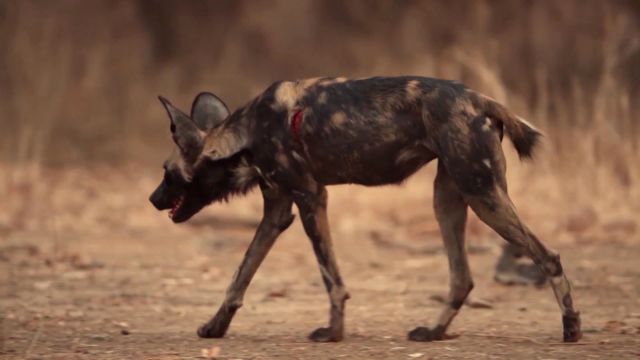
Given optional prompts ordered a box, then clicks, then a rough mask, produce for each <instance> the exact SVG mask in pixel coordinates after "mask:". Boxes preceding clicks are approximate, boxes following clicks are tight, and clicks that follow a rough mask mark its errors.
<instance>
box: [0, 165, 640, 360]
mask: <svg viewBox="0 0 640 360" xmlns="http://www.w3.org/2000/svg"><path fill="white" fill-rule="evenodd" d="M430 168H432V166H430ZM127 171H129V172H128V173H129V174H131V175H128V176H129V177H127V175H121V176H120V175H119V176H120V177H119V178H115V179H114V178H113V177H107V176H106V175H105V173H100V172H98V173H97V174H94V175H92V177H91V178H90V180H91V181H88V180H89V179H85V176H88V175H85V174H84V173H82V172H79V173H73V172H71V173H65V174H47V176H48V177H47V178H48V179H57V181H56V182H55V184H56V187H55V188H54V190H51V191H50V192H46V194H47V195H46V199H47V201H48V203H47V204H48V206H49V207H48V209H40V208H39V207H36V204H39V203H40V202H39V201H38V200H42V198H40V196H44V195H43V194H44V193H45V191H44V190H42V189H40V190H39V189H38V188H37V186H36V187H35V188H33V189H30V190H28V191H27V190H21V191H23V192H27V193H28V194H24V193H22V195H20V196H22V197H21V198H17V196H18V195H11V196H14V197H10V196H9V195H7V196H8V198H7V197H5V199H8V200H9V201H11V202H10V204H13V206H10V207H9V210H11V211H13V212H11V214H14V215H15V214H19V215H20V216H22V217H24V219H22V221H21V222H19V223H17V220H16V218H10V217H9V215H6V216H5V217H0V236H2V242H0V266H1V267H2V271H0V301H1V305H2V306H1V310H0V311H1V313H0V316H1V317H0V321H1V322H0V329H1V333H0V354H2V355H3V358H7V359H25V358H26V359H123V358H133V359H182V358H202V357H205V355H206V354H205V353H207V354H209V355H214V354H215V353H217V358H219V359H273V358H280V359H333V358H336V359H337V358H345V359H369V358H371V359H412V358H416V359H445V358H456V359H458V358H465V359H466V358H469V359H490V358H537V359H542V358H544V359H582V358H638V357H640V337H639V334H640V310H639V309H640V307H639V305H640V300H639V299H640V268H638V266H637V259H638V258H640V247H639V246H638V244H639V234H640V231H639V229H638V226H640V224H639V223H638V221H637V220H638V218H637V212H636V213H635V214H636V215H635V217H634V216H633V215H629V216H626V215H625V214H627V213H629V214H631V213H630V212H625V211H626V210H625V211H622V210H620V211H619V212H616V211H614V210H615V208H613V207H612V208H611V209H609V210H607V209H603V208H598V207H596V208H595V210H594V209H592V208H590V207H581V206H580V205H579V204H578V203H568V202H565V203H561V202H559V201H556V200H554V198H553V196H552V195H549V194H550V193H549V192H545V191H540V190H539V189H542V188H544V187H543V186H542V185H540V186H538V187H535V186H533V185H532V186H530V187H529V186H527V187H524V186H519V187H518V186H517V185H516V186H515V187H512V193H513V197H514V200H515V202H516V204H517V205H518V207H519V208H520V209H521V213H522V216H523V218H524V219H526V221H527V223H528V224H529V225H530V226H531V227H532V228H533V229H535V231H536V232H537V233H538V234H539V236H540V237H541V238H542V239H545V241H546V242H547V244H549V246H551V247H553V248H555V249H556V250H558V251H559V252H560V253H561V254H562V259H563V262H564V267H565V269H566V272H567V274H568V275H569V277H570V279H571V280H572V282H573V287H574V293H575V301H576V305H577V307H578V309H579V310H580V311H581V313H582V322H583V330H584V332H585V334H584V338H583V340H582V341H581V342H580V343H578V344H563V343H562V342H561V338H562V327H561V318H560V312H559V310H558V307H557V305H556V303H555V300H554V297H553V294H552V292H551V290H550V289H549V287H548V286H547V287H544V288H541V289H536V288H524V287H506V286H502V285H499V284H496V283H495V282H494V281H493V280H492V277H493V269H494V265H495V262H496V259H497V257H498V255H499V253H500V244H501V240H500V239H499V238H498V237H497V236H496V235H494V234H493V233H492V232H491V231H489V230H488V229H487V228H486V227H484V226H483V225H482V224H480V223H479V222H478V220H477V219H475V218H472V219H470V223H469V226H468V243H469V244H468V247H469V252H470V259H471V265H472V269H473V273H474V280H475V283H476V287H475V290H474V291H473V293H472V297H473V298H474V299H476V300H482V301H484V302H488V303H489V304H490V305H491V306H492V307H491V308H470V307H464V308H463V311H461V313H460V314H459V316H458V318H456V320H455V321H454V323H453V325H452V327H451V329H450V331H449V332H450V334H456V335H459V336H458V337H457V338H455V339H452V340H447V341H442V342H433V343H413V342H408V341H407V340H406V333H407V331H409V330H411V329H413V328H414V327H415V326H416V325H428V324H431V323H433V321H434V319H435V318H436V317H437V315H438V312H439V309H440V306H441V304H440V303H438V302H437V301H435V300H433V299H432V297H433V296H437V295H443V294H446V292H447V283H448V274H447V262H446V257H445V255H444V253H443V252H442V250H441V244H440V238H439V234H438V229H437V224H436V222H435V220H434V218H433V213H432V211H431V205H430V201H431V191H430V189H431V181H432V179H433V174H432V169H428V170H427V171H425V172H422V173H420V174H418V175H417V176H415V177H414V178H412V179H411V180H410V181H409V182H408V183H407V184H405V185H404V186H402V187H383V188H376V189H366V188H362V187H350V186H343V187H335V188H332V189H331V190H330V217H331V221H332V222H331V224H332V231H333V235H334V241H335V247H336V252H337V255H338V259H339V263H340V265H341V270H342V273H343V277H344V279H345V281H346V284H347V286H348V288H349V291H350V293H351V296H352V298H351V300H349V301H348V303H347V328H346V338H345V340H344V341H343V342H341V343H337V344H316V343H311V342H309V341H308V340H307V339H306V337H307V334H308V333H309V332H311V331H312V330H313V329H315V328H316V327H318V326H321V325H324V324H325V322H326V321H327V316H328V301H327V296H326V294H325V291H324V288H323V286H322V282H321V280H320V275H319V271H318V269H317V267H316V264H315V259H314V257H313V254H312V252H311V247H310V244H309V242H308V240H307V239H306V237H305V236H304V233H303V230H302V227H301V225H300V223H299V221H296V222H295V223H294V225H293V226H292V227H291V228H290V229H289V230H288V231H287V232H286V233H285V234H284V235H283V236H282V237H281V238H280V239H279V241H278V243H277V244H276V246H275V247H274V249H273V250H272V251H271V253H270V254H269V256H268V257H267V260H266V262H265V263H264V264H263V266H262V267H261V268H260V270H259V271H258V274H257V275H256V277H255V279H254V281H253V283H252V285H251V287H250V288H249V291H248V293H247V296H246V298H245V304H244V307H243V308H242V309H241V310H240V311H239V312H238V314H237V316H236V318H235V319H234V322H233V323H232V325H231V328H230V330H229V332H228V334H227V337H226V338H224V339H207V340H203V339H198V338H197V337H196V335H195V330H196V328H197V326H198V325H200V324H201V323H202V322H204V321H206V320H207V319H208V318H209V316H211V315H212V314H213V312H214V311H215V310H216V309H217V306H218V305H219V304H220V303H221V301H222V299H223V296H224V290H225V288H226V286H227V284H228V282H229V280H230V278H231V276H232V275H233V272H234V271H235V269H236V266H237V265H238V264H239V262H240V260H241V258H242V256H243V252H244V250H245V248H246V247H247V245H248V243H249V241H250V239H251V236H252V231H253V228H254V227H255V225H256V223H257V221H258V220H259V217H260V210H261V204H260V196H259V194H258V193H257V192H254V193H252V194H251V195H249V196H248V197H247V198H244V199H233V200H232V201H231V203H229V204H216V205H214V206H212V207H211V208H210V209H207V210H205V211H204V212H203V213H202V214H200V215H198V216H197V217H196V218H194V219H193V220H192V221H190V222H189V223H188V224H186V225H181V226H176V225H173V224H171V223H170V221H169V220H168V219H167V218H166V215H165V214H160V213H157V212H155V211H153V210H152V209H151V206H150V205H148V204H147V203H146V196H147V195H148V193H149V192H150V191H151V190H152V188H153V180H152V179H154V177H155V176H156V175H158V174H156V173H155V172H148V173H142V174H140V173H139V172H135V171H131V170H127ZM123 172H125V173H127V172H126V171H123ZM520 183H522V184H525V183H524V182H517V183H516V184H520ZM81 184H82V185H81ZM87 184H92V185H90V186H89V185H87ZM16 189H18V188H16ZM20 189H21V188H20ZM125 189H126V190H125ZM527 189H529V190H527ZM18 190H19V189H18ZM16 191H17V190H16ZM20 199H23V201H25V202H26V203H24V204H23V203H20V201H19V200H20ZM20 204H21V206H23V207H28V208H27V209H26V210H24V209H23V210H22V212H21V211H19V210H20V209H22V208H21V207H20ZM620 206H622V205H620ZM625 206H626V205H625ZM629 206H631V208H633V206H636V207H637V205H629ZM567 208H570V209H571V210H570V211H566V214H565V212H563V211H560V209H567ZM625 209H626V208H625ZM605 210H606V211H605ZM204 349H207V351H205V352H204V353H203V350H204Z"/></svg>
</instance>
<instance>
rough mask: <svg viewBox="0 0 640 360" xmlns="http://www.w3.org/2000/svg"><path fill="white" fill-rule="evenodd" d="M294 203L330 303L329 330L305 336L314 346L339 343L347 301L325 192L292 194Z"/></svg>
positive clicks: (320, 189)
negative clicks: (321, 343) (335, 250)
mask: <svg viewBox="0 0 640 360" xmlns="http://www.w3.org/2000/svg"><path fill="white" fill-rule="evenodd" d="M294 200H295V202H296V205H298V208H299V209H300V217H301V218H302V224H303V226H304V230H305V232H306V233H307V235H308V236H309V238H310V239H311V243H312V244H313V251H314V252H315V254H316V258H317V260H318V265H319V266H320V273H321V274H322V280H323V281H324V284H325V286H326V288H327V292H328V293H329V301H330V302H331V310H330V318H329V327H328V328H319V329H316V330H315V331H313V332H312V333H311V334H310V335H309V339H311V340H313V341H318V342H329V341H340V340H342V337H343V331H344V305H345V301H346V300H347V299H348V298H349V294H348V293H347V291H346V289H345V286H344V284H343V283H342V279H341V278H340V273H339V271H338V264H337V263H336V259H335V256H334V254H333V247H332V244H331V234H330V232H329V222H328V220H327V190H326V189H325V188H324V187H323V186H320V185H316V186H315V189H314V190H312V191H303V192H297V191H296V192H294Z"/></svg>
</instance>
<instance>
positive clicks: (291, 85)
mask: <svg viewBox="0 0 640 360" xmlns="http://www.w3.org/2000/svg"><path fill="white" fill-rule="evenodd" d="M318 80H320V78H311V79H302V80H297V81H284V82H282V83H281V84H280V86H278V88H277V89H276V91H275V93H274V97H275V103H274V104H273V105H272V106H271V107H272V108H273V109H274V110H284V109H286V110H291V109H293V108H294V107H295V106H296V103H297V102H298V100H299V99H300V98H302V97H303V96H304V94H305V93H306V90H307V89H308V88H309V87H311V86H314V85H316V84H317V83H318Z"/></svg>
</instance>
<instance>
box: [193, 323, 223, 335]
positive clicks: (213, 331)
mask: <svg viewBox="0 0 640 360" xmlns="http://www.w3.org/2000/svg"><path fill="white" fill-rule="evenodd" d="M226 332H227V328H226V327H223V326H218V325H217V324H216V323H215V322H214V321H209V322H208V323H206V324H204V325H202V326H200V327H199V328H198V337H200V338H203V339H211V338H221V337H223V336H224V334H225V333H226Z"/></svg>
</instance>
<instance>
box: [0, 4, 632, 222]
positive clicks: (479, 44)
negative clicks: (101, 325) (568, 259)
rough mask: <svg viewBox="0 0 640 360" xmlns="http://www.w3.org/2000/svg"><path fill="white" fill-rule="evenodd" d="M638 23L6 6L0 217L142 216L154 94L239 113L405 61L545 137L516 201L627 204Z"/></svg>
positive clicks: (518, 185) (418, 8)
mask: <svg viewBox="0 0 640 360" xmlns="http://www.w3.org/2000/svg"><path fill="white" fill-rule="evenodd" d="M638 19H640V8H639V7H638V5H637V4H636V3H635V2H633V1H611V2H601V1H586V2H585V1H563V2H556V1H536V2H528V1H474V2H465V1H448V2H441V1H415V2H414V1H408V2H402V3H397V2H387V1H380V2H371V1H366V0H352V1H348V2H343V1H339V0H331V1H296V2H291V1H266V0H265V1H224V2H206V1H190V2H187V3H184V2H178V1H173V2H171V1H169V2H167V1H151V0H148V1H92V2H83V1H74V0H61V1H55V2H46V3H43V2H37V1H13V0H5V1H1V2H0V48H2V49H5V50H6V51H4V54H5V55H3V56H1V57H0V84H1V85H0V86H1V88H0V91H1V92H2V95H3V96H2V98H1V99H0V108H1V109H2V112H3V117H2V120H0V121H2V125H3V126H2V127H3V129H4V131H3V132H2V133H1V134H0V138H1V140H2V141H1V143H0V144H1V145H0V149H1V151H2V152H1V153H0V161H1V162H2V165H1V168H0V171H1V172H0V174H1V175H0V196H2V198H3V209H4V210H5V211H4V212H3V213H2V214H0V219H1V220H0V225H1V226H2V227H4V228H8V229H15V228H20V229H29V228H38V227H40V228H42V227H43V226H45V228H49V227H51V228H64V229H66V228H67V227H71V228H73V227H74V226H75V227H77V228H82V229H85V230H86V229H100V228H102V227H106V228H108V229H112V228H113V226H115V225H117V226H120V225H121V224H122V221H120V220H117V219H119V218H121V219H127V221H134V222H135V221H140V222H144V221H146V220H145V219H144V217H145V216H147V215H149V214H146V213H144V212H143V213H144V214H145V215H144V216H142V215H141V216H140V218H136V217H135V216H133V217H131V216H132V215H131V214H133V213H136V212H138V213H139V211H141V210H139V209H140V208H141V207H146V206H147V204H146V200H145V198H146V194H147V193H148V192H149V191H150V190H151V189H152V187H153V180H151V179H152V178H153V177H156V176H159V174H157V173H158V171H157V170H156V166H157V165H156V164H160V161H161V159H162V158H163V157H164V156H165V154H166V153H167V149H168V146H169V139H168V136H167V134H166V127H165V126H166V122H165V121H166V120H165V118H164V117H165V116H164V114H163V112H162V110H161V107H160V106H159V104H157V101H156V99H155V96H156V95H157V94H160V93H161V94H163V95H166V96H168V97H170V98H172V99H175V101H176V102H177V103H178V104H180V105H182V106H186V105H187V104H188V103H189V102H190V100H191V97H192V96H193V95H194V94H195V93H196V92H197V91H201V90H213V91H215V92H217V93H219V94H220V95H221V96H222V97H223V98H224V99H228V102H229V104H230V105H232V107H235V106H237V105H240V104H242V103H244V102H245V101H247V100H248V99H249V98H250V97H251V96H253V95H255V94H256V93H258V92H260V91H261V90H262V89H263V88H264V87H266V86H267V85H268V84H269V83H270V82H271V81H274V80H277V79H283V78H300V77H307V76H315V75H347V76H352V77H358V76H368V75H378V74H390V75H392V74H409V73H412V74H419V75H427V76H437V77H445V78H453V79H460V80H463V81H464V82H466V83H467V84H469V85H470V86H472V87H474V88H477V89H479V90H481V91H483V92H485V93H487V94H489V95H492V96H493V97H496V98H497V99H499V100H500V101H502V102H504V103H506V104H508V105H509V106H510V107H511V108H513V109H514V110H515V111H516V112H518V113H519V114H521V115H523V116H524V117H526V118H528V119H530V120H531V121H532V122H533V123H535V124H537V125H538V126H539V127H541V128H542V129H543V130H544V131H545V132H546V134H547V137H546V143H545V148H544V150H543V151H541V152H540V153H539V154H538V156H537V160H536V164H535V166H530V165H516V164H517V162H516V161H510V164H511V169H510V176H511V178H512V183H513V184H514V185H513V186H512V189H513V190H512V191H515V192H518V193H519V195H516V196H514V197H516V199H517V198H518V196H519V197H520V198H521V199H528V196H529V197H530V198H532V199H546V200H545V201H537V202H536V201H534V202H528V203H523V205H522V207H524V209H523V210H524V211H530V212H536V211H540V210H539V209H547V208H549V207H550V206H551V207H555V208H556V209H557V208H559V207H561V208H567V206H566V204H570V207H572V208H573V207H575V209H577V210H575V212H578V213H580V212H581V211H583V210H580V209H584V208H589V209H594V210H593V211H594V212H595V213H597V214H598V216H601V217H602V216H605V217H608V216H617V214H620V213H622V214H633V213H634V212H635V213H637V211H638V210H639V209H638V208H637V206H638V205H634V204H638V203H640V201H639V200H640V194H639V192H640V190H639V188H640V187H639V186H638V183H639V181H640V170H639V167H638V166H637V164H638V163H640V144H639V142H640V141H639V139H640V125H639V123H638V120H637V118H636V117H634V114H637V113H638V111H639V110H640V104H639V103H637V102H634V101H633V99H637V98H639V95H640V86H639V85H638V84H640V82H639V81H638V78H639V76H640V74H639V73H638V69H640V40H639V39H640V36H639V35H640V25H639V24H640V21H638ZM507 146H508V145H506V146H505V148H506V147H507ZM508 151H510V150H508ZM510 159H511V160H513V156H510ZM131 164H136V166H133V165H131ZM149 166H152V168H151V167H149ZM140 169H143V170H142V171H141V170H140ZM427 173H428V171H427ZM429 187H430V186H429ZM358 191H360V190H358ZM408 191H413V190H408ZM365 193H366V192H365ZM138 194H140V195H138ZM366 194H368V193H366ZM534 204H535V205H534ZM573 212H574V211H573V210H568V214H562V215H559V216H561V217H563V218H566V217H569V216H572V215H571V214H572V213H573ZM587 212H588V211H587ZM52 213H54V214H55V215H52ZM625 216H626V215H625ZM53 219H55V220H53ZM132 219H137V220H132ZM84 220H86V223H84V222H83V221H84ZM54 223H55V224H54ZM114 224H115V225H114Z"/></svg>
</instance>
